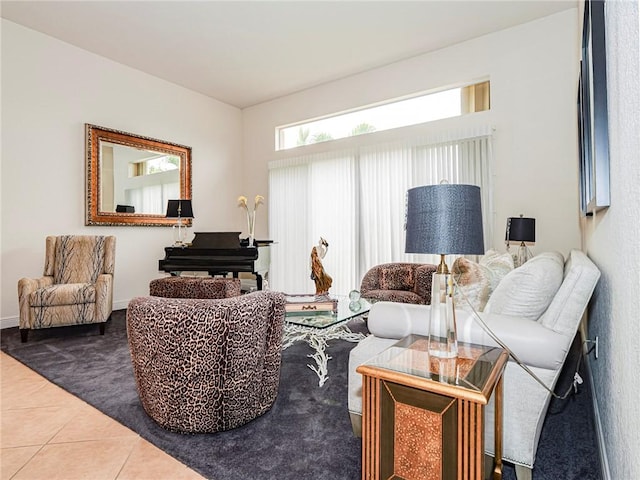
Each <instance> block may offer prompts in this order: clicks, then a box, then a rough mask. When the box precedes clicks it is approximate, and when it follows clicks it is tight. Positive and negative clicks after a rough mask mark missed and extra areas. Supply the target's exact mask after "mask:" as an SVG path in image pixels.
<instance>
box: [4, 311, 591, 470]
mask: <svg viewBox="0 0 640 480" xmlns="http://www.w3.org/2000/svg"><path fill="white" fill-rule="evenodd" d="M352 326H353V329H354V330H364V328H365V327H364V325H363V323H362V322H361V321H358V320H356V321H355V322H352ZM576 345H577V344H576ZM353 346H354V344H352V343H349V342H345V341H332V342H331V343H330V345H329V348H328V350H327V351H328V353H329V355H330V356H331V357H332V359H331V360H330V362H329V379H328V380H327V382H326V383H325V385H324V386H323V387H322V388H319V387H318V379H317V377H316V375H315V373H314V372H312V371H311V370H310V369H309V368H307V366H306V364H307V363H309V361H310V359H308V358H307V354H309V353H310V352H311V350H310V349H309V347H308V346H307V345H306V344H296V345H294V346H292V347H290V348H288V349H287V350H285V351H284V352H283V363H282V372H281V382H280V389H279V393H278V398H277V400H276V402H275V404H274V406H273V408H272V409H271V410H270V411H269V412H268V413H266V414H265V415H263V416H262V417H260V418H258V419H256V420H254V421H252V422H250V423H248V424H247V425H245V426H243V427H240V428H238V429H235V430H231V431H228V432H221V433H217V434H197V435H181V434H177V433H171V432H168V431H166V430H163V429H162V428H160V427H159V426H157V425H156V424H155V423H154V422H153V420H151V419H150V418H149V417H148V416H147V415H146V413H145V412H144V410H143V409H142V406H141V405H140V402H139V400H138V396H137V393H136V390H135V385H134V381H133V372H132V369H131V361H130V357H129V350H128V347H127V340H126V330H125V311H124V310H119V311H116V312H114V314H113V319H112V320H111V321H110V322H109V324H108V325H107V332H106V335H104V336H100V335H99V334H98V327H97V326H95V325H91V326H77V327H61V328H54V329H47V330H41V331H32V332H30V338H29V342H28V343H26V344H22V343H20V336H19V332H18V329H17V328H9V329H4V330H2V338H1V347H2V350H3V351H4V352H6V353H8V354H9V355H11V356H13V357H14V358H16V359H18V360H19V361H21V362H22V363H24V364H26V365H27V366H29V367H31V368H32V369H33V370H35V371H37V372H38V373H40V374H42V375H43V376H44V377H46V378H48V379H49V380H51V381H52V382H54V383H56V384H57V385H60V386H61V387H63V388H64V389H66V390H68V391H69V392H71V393H73V394H74V395H77V396H78V397H80V398H82V399H83V400H85V401H86V402H88V403H90V404H91V405H93V406H95V407H97V408H98V409H99V410H101V411H103V412H104V413H106V414H107V415H109V416H111V417H112V418H114V419H116V420H118V421H119V422H121V423H123V424H124V425H126V426H128V427H129V428H131V429H132V430H134V431H136V432H137V433H138V434H140V436H142V437H143V438H145V439H147V440H149V441H150V442H151V443H153V444H154V445H156V446H158V447H159V448H161V449H162V450H164V451H166V452H167V453H169V454H170V455H172V456H174V457H176V458H177V459H179V460H180V461H182V462H183V463H185V464H187V465H189V466H190V467H191V468H193V469H194V470H196V471H198V472H199V473H200V474H202V475H203V476H205V477H207V478H209V479H215V480H221V479H226V480H236V479H237V480H246V479H255V480H272V479H274V480H275V479H278V480H305V479H310V480H311V479H314V480H316V479H317V480H322V479H326V480H356V479H358V478H360V461H361V460H360V455H361V447H360V439H358V438H355V437H353V435H352V433H351V424H350V422H349V415H348V412H347V363H348V356H349V351H350V350H351V348H353ZM578 346H579V345H578ZM573 351H574V354H573V355H572V356H571V357H570V359H569V361H568V362H567V364H568V365H569V364H570V367H571V368H573V367H574V365H575V363H573V362H574V361H575V359H576V358H577V357H576V352H577V348H574V349H573ZM571 368H568V369H567V370H570V369H571ZM572 376H573V373H572V372H566V373H565V374H563V378H562V379H561V380H560V383H561V384H562V385H568V384H569V383H570V380H571V378H572ZM583 377H586V375H583ZM585 383H586V382H585ZM594 431H595V430H594V425H593V414H592V405H591V397H590V389H589V386H588V385H586V384H585V385H583V386H582V387H581V388H580V391H579V393H578V394H577V395H573V396H571V397H570V398H569V399H568V400H566V401H564V402H557V401H555V400H554V401H552V403H551V406H550V409H549V414H548V415H547V419H546V422H545V426H544V428H543V431H542V436H541V439H540V446H539V448H538V456H537V459H536V468H535V470H534V474H533V478H534V480H546V479H548V480H552V479H553V480H556V479H564V480H572V479H575V480H578V479H580V480H591V479H593V480H598V479H600V478H601V477H600V466H599V457H598V454H597V446H596V442H595V433H594ZM503 478H504V479H505V480H515V474H514V469H513V467H512V466H510V465H506V466H505V471H504V475H503Z"/></svg>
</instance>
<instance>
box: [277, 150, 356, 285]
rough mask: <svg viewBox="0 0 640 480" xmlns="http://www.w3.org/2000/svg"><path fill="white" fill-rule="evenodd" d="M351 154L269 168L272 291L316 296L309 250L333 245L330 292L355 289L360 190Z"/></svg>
mask: <svg viewBox="0 0 640 480" xmlns="http://www.w3.org/2000/svg"><path fill="white" fill-rule="evenodd" d="M355 166H356V163H355V155H354V152H353V151H341V152H329V153H323V154H318V155H309V156H306V157H300V158H294V159H288V160H283V161H276V162H271V163H270V164H269V169H270V170H269V212H270V214H269V235H270V236H271V238H273V239H274V240H275V242H277V243H275V244H274V245H273V246H272V247H271V268H270V271H269V285H270V287H271V288H272V289H274V290H280V291H284V292H287V293H313V292H314V291H315V283H314V282H313V280H311V277H310V275H311V269H310V258H311V249H312V248H313V246H314V245H317V244H318V241H319V240H320V237H323V238H324V239H326V240H327V242H328V243H329V249H328V252H327V255H326V257H325V258H324V260H323V265H324V267H325V270H326V271H327V273H328V274H329V275H331V277H332V278H333V285H332V288H331V292H335V293H346V292H349V291H350V290H351V289H353V288H354V286H353V285H354V284H353V282H354V278H355V277H356V275H357V273H356V268H357V262H354V258H357V255H358V254H357V244H358V241H357V239H358V235H357V224H356V221H357V207H356V200H357V188H356V187H357V184H356V176H355Z"/></svg>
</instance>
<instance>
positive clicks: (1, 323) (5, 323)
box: [0, 316, 20, 329]
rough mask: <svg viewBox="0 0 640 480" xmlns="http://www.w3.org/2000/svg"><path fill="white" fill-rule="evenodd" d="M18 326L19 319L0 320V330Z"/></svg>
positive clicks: (7, 318)
mask: <svg viewBox="0 0 640 480" xmlns="http://www.w3.org/2000/svg"><path fill="white" fill-rule="evenodd" d="M19 324H20V317H18V316H16V317H6V318H0V329H2V328H11V327H17V326H18V325H19Z"/></svg>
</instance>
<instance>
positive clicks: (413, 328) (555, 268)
mask: <svg viewBox="0 0 640 480" xmlns="http://www.w3.org/2000/svg"><path fill="white" fill-rule="evenodd" d="M599 277H600V271H599V270H598V268H597V267H596V266H595V265H594V264H593V262H591V260H589V258H588V257H587V256H586V255H585V254H584V253H582V252H581V251H579V250H572V251H571V253H570V255H569V257H568V259H567V260H566V262H565V261H564V259H563V258H562V255H560V254H559V253H551V252H550V253H545V254H541V255H539V256H536V257H534V258H533V259H531V260H530V261H529V262H527V263H525V264H524V265H523V266H522V267H519V268H517V269H514V270H512V271H510V272H509V273H508V274H507V275H506V276H504V278H502V280H501V281H500V283H498V285H497V286H496V287H495V290H494V291H493V293H492V294H491V297H490V298H489V301H488V303H487V305H486V307H485V308H484V310H483V311H482V312H478V313H479V316H480V317H481V318H482V319H483V320H484V322H485V323H486V324H487V325H488V326H489V327H490V328H491V330H492V331H493V332H495V334H496V335H497V336H498V338H499V339H501V340H502V342H504V344H506V345H507V346H508V347H509V349H511V350H512V351H513V352H514V353H515V355H516V356H517V357H518V358H519V359H520V360H521V361H522V363H524V364H525V365H527V366H528V367H529V368H530V369H531V371H533V372H534V373H535V375H537V376H538V377H539V378H540V379H541V380H542V381H543V382H544V383H545V384H546V385H547V387H549V388H550V389H552V390H553V389H554V387H555V385H556V382H557V380H558V376H559V374H560V371H561V369H562V366H563V364H564V361H565V358H566V356H567V353H568V351H569V348H570V346H571V343H572V342H573V339H574V338H575V335H576V332H577V329H578V327H579V324H580V321H581V319H582V315H583V313H584V311H585V309H586V307H587V304H588V302H589V299H590V298H591V295H592V293H593V290H594V288H595V286H596V283H597V281H598V278H599ZM429 308H430V307H429V306H428V305H410V304H400V303H392V302H378V303H375V304H374V305H373V306H372V308H371V311H370V312H369V319H368V327H369V331H370V332H371V335H369V336H368V337H367V338H365V339H364V340H362V341H361V342H360V343H359V344H358V345H357V346H356V347H355V348H354V349H353V350H352V351H351V354H350V357H349V412H350V415H351V420H352V424H353V427H354V433H355V434H356V435H360V433H361V418H362V417H361V414H362V378H361V375H360V374H358V373H356V371H355V369H356V368H357V367H358V365H360V364H362V363H364V362H366V361H367V360H369V359H371V358H372V357H374V356H376V355H377V354H378V353H380V352H381V351H382V350H384V349H386V348H388V347H389V346H391V345H393V344H394V343H395V342H396V341H397V340H398V339H399V338H403V337H405V336H407V335H409V334H411V333H417V334H422V335H425V334H426V332H427V324H428V318H429ZM456 317H457V327H458V328H457V333H458V340H459V341H465V342H471V343H478V344H483V345H492V346H494V345H496V343H495V342H494V341H493V340H492V339H491V338H490V337H489V335H487V333H485V331H484V330H483V328H482V327H481V324H480V322H479V321H478V320H477V319H476V318H475V317H474V314H473V313H472V312H471V310H470V309H465V308H464V305H458V307H457V310H456ZM550 399H551V394H550V393H549V392H548V391H547V390H546V389H545V388H543V387H542V386H541V385H540V384H539V383H537V382H536V380H534V379H533V378H532V377H531V376H530V375H529V374H528V373H526V372H525V370H523V368H522V367H520V366H519V365H518V364H517V363H516V362H515V361H514V360H513V358H510V361H509V363H508V364H507V367H506V369H505V374H504V422H503V459H504V460H505V461H508V462H511V463H513V464H514V465H515V467H516V476H517V478H518V480H526V479H531V476H532V469H533V467H534V462H535V457H536V450H537V448H538V440H539V438H540V431H541V429H542V424H543V422H544V418H545V415H546V412H547V408H548V406H549V401H550ZM485 425H486V433H485V435H486V436H485V448H486V453H487V454H488V455H491V456H493V454H494V452H493V446H494V440H493V401H491V402H490V403H489V405H488V406H487V408H486V409H485Z"/></svg>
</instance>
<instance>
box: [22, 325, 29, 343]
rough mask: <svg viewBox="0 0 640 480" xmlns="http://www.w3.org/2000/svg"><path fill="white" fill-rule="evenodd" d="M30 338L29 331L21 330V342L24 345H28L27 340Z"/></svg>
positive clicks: (26, 329)
mask: <svg viewBox="0 0 640 480" xmlns="http://www.w3.org/2000/svg"><path fill="white" fill-rule="evenodd" d="M28 337H29V329H28V328H21V329H20V341H21V342H22V343H27V338H28Z"/></svg>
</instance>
